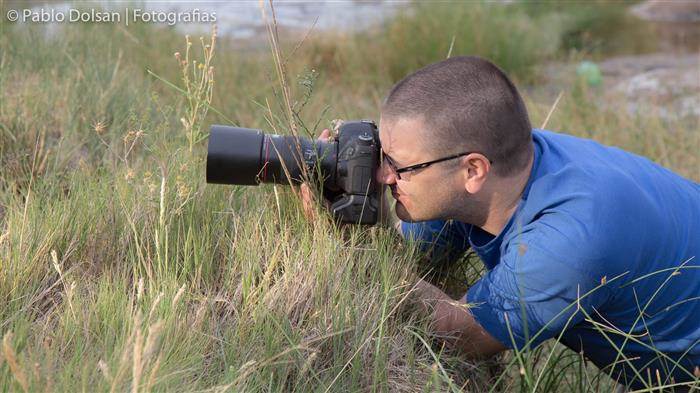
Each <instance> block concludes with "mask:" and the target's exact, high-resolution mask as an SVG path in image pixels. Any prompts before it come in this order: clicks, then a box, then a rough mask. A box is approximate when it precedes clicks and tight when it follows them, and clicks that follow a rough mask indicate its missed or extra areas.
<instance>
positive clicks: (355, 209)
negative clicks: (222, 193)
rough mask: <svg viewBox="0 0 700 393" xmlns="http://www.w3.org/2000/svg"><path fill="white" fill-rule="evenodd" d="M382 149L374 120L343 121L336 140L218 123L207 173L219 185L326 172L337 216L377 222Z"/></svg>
mask: <svg viewBox="0 0 700 393" xmlns="http://www.w3.org/2000/svg"><path fill="white" fill-rule="evenodd" d="M379 152H380V143H379V132H378V131H377V126H376V124H375V123H374V122H373V121H371V120H359V121H348V122H345V123H343V124H342V125H341V126H340V128H339V130H338V136H337V138H336V139H335V140H331V141H313V140H309V139H306V138H300V137H294V136H282V135H271V134H265V133H263V132H262V131H261V130H255V129H247V128H239V127H230V126H222V125H213V126H212V127H211V132H210V136H209V146H208V153H207V173H206V178H207V183H217V184H240V185H257V184H260V183H277V184H288V183H301V182H302V181H304V180H305V179H304V173H305V172H306V173H309V174H311V175H312V176H320V179H318V180H321V181H322V184H323V193H324V196H325V197H326V198H328V199H329V200H330V201H331V212H332V213H333V216H334V217H335V218H336V220H338V221H340V222H343V223H355V224H365V225H373V224H375V223H376V222H377V218H378V212H379V193H378V186H377V184H376V179H375V177H374V174H375V172H376V170H377V168H379Z"/></svg>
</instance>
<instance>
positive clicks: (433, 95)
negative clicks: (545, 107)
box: [382, 56, 533, 176]
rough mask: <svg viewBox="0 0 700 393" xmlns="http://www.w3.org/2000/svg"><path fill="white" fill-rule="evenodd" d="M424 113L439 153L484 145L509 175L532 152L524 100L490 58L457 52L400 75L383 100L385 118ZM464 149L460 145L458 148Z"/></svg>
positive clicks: (497, 166) (498, 169) (501, 172)
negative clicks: (400, 78)
mask: <svg viewBox="0 0 700 393" xmlns="http://www.w3.org/2000/svg"><path fill="white" fill-rule="evenodd" d="M399 117H422V118H423V120H424V121H425V124H426V126H427V127H428V128H429V129H427V130H425V131H426V132H427V133H428V134H426V135H423V136H424V137H425V138H424V139H425V140H426V143H427V144H428V148H429V149H431V150H433V151H435V153H436V154H456V153H461V152H462V151H461V150H464V151H468V150H474V151H480V152H482V153H483V154H484V155H485V156H486V157H488V158H489V159H490V160H491V161H492V162H493V170H494V171H495V173H496V174H498V175H501V176H508V175H510V174H513V173H516V172H517V171H518V170H520V169H522V168H523V167H524V166H525V165H527V163H528V162H529V159H530V156H531V154H532V149H533V147H532V126H531V125H530V119H529V117H528V114H527V109H526V108H525V103H524V102H523V99H522V97H520V94H519V93H518V90H517V89H516V88H515V86H514V85H513V83H512V82H511V81H510V79H508V77H507V76H506V74H505V73H504V72H503V71H501V69H500V68H498V67H497V66H496V65H494V64H493V63H491V62H489V61H488V60H485V59H482V58H479V57H475V56H460V57H453V58H450V59H447V60H444V61H441V62H439V63H434V64H431V65H429V66H427V67H425V68H422V69H420V70H418V71H416V72H415V73H413V74H411V75H409V76H407V77H405V78H404V79H403V80H401V81H399V82H398V83H397V84H396V85H395V86H394V87H393V88H392V89H391V91H390V92H389V95H388V96H387V97H386V99H385V100H384V104H383V105H382V118H387V119H398V118H399ZM458 149H459V150H460V151H456V150H458Z"/></svg>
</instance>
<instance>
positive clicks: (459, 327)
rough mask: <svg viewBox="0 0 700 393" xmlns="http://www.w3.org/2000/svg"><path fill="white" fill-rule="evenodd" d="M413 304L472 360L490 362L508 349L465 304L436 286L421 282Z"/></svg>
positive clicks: (412, 298)
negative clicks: (483, 359) (489, 360)
mask: <svg viewBox="0 0 700 393" xmlns="http://www.w3.org/2000/svg"><path fill="white" fill-rule="evenodd" d="M412 291H413V293H412V297H411V300H412V301H413V303H414V304H417V305H418V307H420V308H421V309H423V311H425V312H426V313H428V314H429V315H430V316H431V326H432V330H433V333H434V334H435V335H437V336H438V337H440V338H442V339H443V340H444V341H445V342H446V343H447V344H448V345H449V346H451V347H453V348H456V349H459V350H460V351H461V352H462V353H463V354H464V355H466V356H467V357H470V358H488V357H491V356H493V355H495V354H497V353H499V352H501V351H503V350H505V349H506V347H505V346H503V344H501V343H500V342H499V341H498V340H496V339H495V338H493V337H492V336H491V335H490V334H489V333H488V332H487V331H486V330H484V328H482V327H481V325H479V323H478V322H477V321H476V320H475V319H474V317H473V316H472V314H471V312H469V306H468V305H467V303H466V302H464V300H462V299H460V300H453V299H452V298H451V297H449V296H447V294H445V293H444V292H443V291H441V290H440V289H439V288H437V287H436V286H434V285H432V284H430V283H428V282H427V281H424V280H422V279H421V280H419V281H418V282H417V283H416V285H415V286H414V288H413V289H412Z"/></svg>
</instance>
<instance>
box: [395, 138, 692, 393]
mask: <svg viewBox="0 0 700 393" xmlns="http://www.w3.org/2000/svg"><path fill="white" fill-rule="evenodd" d="M532 138H533V142H534V147H535V152H534V162H533V168H532V171H531V174H530V178H529V180H528V182H527V185H526V187H525V190H524V192H523V195H522V197H521V200H520V202H519V205H518V207H517V209H516V211H515V213H514V214H513V216H512V217H511V218H510V220H509V221H508V223H507V225H506V226H505V228H504V229H503V231H501V233H499V234H498V236H493V235H491V234H489V233H487V232H485V231H483V230H481V229H480V228H478V227H476V226H472V225H470V224H467V223H462V222H456V221H426V222H419V223H406V222H404V223H402V225H401V230H402V233H403V235H404V237H406V238H407V239H413V240H416V241H418V242H419V245H421V247H422V248H423V249H424V250H425V251H426V252H429V253H430V254H431V257H432V258H433V260H439V259H445V260H454V259H456V258H457V257H459V256H460V255H461V254H462V253H464V252H465V251H467V250H468V249H469V248H470V247H471V248H472V249H473V250H474V251H475V252H476V253H477V254H478V255H479V257H480V258H481V259H482V261H483V262H484V264H485V265H486V268H487V272H486V273H485V275H484V276H483V277H482V278H481V279H480V280H479V281H477V282H476V284H475V285H473V286H472V287H471V288H469V290H468V292H467V295H466V301H467V302H469V303H470V304H472V305H473V307H472V308H471V312H472V313H473V315H474V318H475V319H476V320H477V322H478V323H479V324H480V325H481V326H482V327H483V328H484V329H485V330H486V331H487V332H489V333H490V334H491V335H492V336H493V337H494V338H496V339H497V340H499V341H500V342H501V343H503V344H504V345H505V346H507V347H509V348H518V349H524V348H528V347H529V348H534V347H535V346H537V345H538V344H540V343H541V342H542V341H544V340H546V339H549V338H558V339H559V340H560V342H562V343H563V344H564V345H566V346H568V347H569V348H571V349H573V350H575V351H577V352H583V354H584V355H585V356H586V357H587V358H588V359H590V360H591V361H592V362H593V363H595V364H596V365H597V366H598V367H600V368H603V369H605V370H606V371H607V372H609V373H611V375H612V376H613V377H614V378H616V379H618V380H619V381H620V382H621V383H624V384H627V385H631V386H635V387H642V386H643V383H642V382H641V381H642V380H644V381H648V380H649V379H648V378H649V374H648V372H650V373H651V374H650V375H651V376H652V379H651V381H653V385H656V384H657V382H656V370H657V369H658V371H659V373H660V375H661V377H662V381H663V380H665V379H666V380H665V382H664V383H670V377H671V376H672V377H673V378H674V379H675V382H681V381H688V380H692V378H693V371H694V369H695V367H696V366H700V344H699V342H700V185H699V184H697V183H694V182H692V181H690V180H688V179H685V178H683V177H681V176H679V175H677V174H675V173H673V172H671V171H669V170H667V169H665V168H663V167H661V166H659V165H657V164H655V163H653V162H651V161H650V160H648V159H646V158H644V157H641V156H638V155H635V154H632V153H628V152H625V151H623V150H620V149H618V148H614V147H608V146H604V145H601V144H599V143H596V142H594V141H591V140H587V139H582V138H576V137H573V136H568V135H563V134H557V133H553V132H549V131H544V130H533V136H532ZM620 352H622V355H620V354H619V353H620ZM647 369H649V370H647ZM667 378H668V379H667Z"/></svg>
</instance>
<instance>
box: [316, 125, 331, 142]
mask: <svg viewBox="0 0 700 393" xmlns="http://www.w3.org/2000/svg"><path fill="white" fill-rule="evenodd" d="M329 139H331V131H330V130H329V129H328V128H326V129H325V130H323V131H321V135H319V136H318V140H320V141H324V142H325V141H327V140H329Z"/></svg>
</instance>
